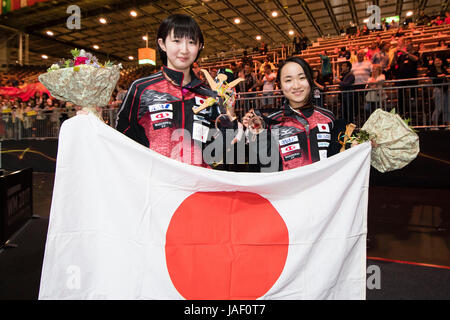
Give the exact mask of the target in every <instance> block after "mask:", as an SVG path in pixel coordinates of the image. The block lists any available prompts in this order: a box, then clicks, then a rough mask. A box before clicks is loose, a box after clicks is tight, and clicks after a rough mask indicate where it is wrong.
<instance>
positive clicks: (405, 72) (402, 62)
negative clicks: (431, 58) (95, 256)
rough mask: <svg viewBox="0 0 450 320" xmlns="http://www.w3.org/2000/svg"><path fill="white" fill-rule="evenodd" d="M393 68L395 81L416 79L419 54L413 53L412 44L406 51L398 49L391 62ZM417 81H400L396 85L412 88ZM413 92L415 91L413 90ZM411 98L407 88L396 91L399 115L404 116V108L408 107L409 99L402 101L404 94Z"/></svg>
mask: <svg viewBox="0 0 450 320" xmlns="http://www.w3.org/2000/svg"><path fill="white" fill-rule="evenodd" d="M392 63H393V66H394V70H393V72H394V77H395V79H399V80H400V79H414V78H417V66H418V64H419V53H418V52H416V51H414V48H413V46H412V44H408V45H407V46H406V50H404V49H402V48H398V49H397V51H396V53H395V55H394V60H393V61H392ZM416 84H417V81H415V80H408V81H402V82H401V83H399V84H398V85H400V86H413V85H416ZM413 90H414V91H415V90H416V89H413ZM405 93H406V94H407V95H409V96H410V97H411V90H410V89H408V88H404V89H398V109H397V111H398V113H399V114H400V115H404V114H405V110H406V108H409V107H410V103H409V102H410V101H411V99H408V100H406V99H404V94H405Z"/></svg>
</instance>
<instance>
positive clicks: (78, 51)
mask: <svg viewBox="0 0 450 320" xmlns="http://www.w3.org/2000/svg"><path fill="white" fill-rule="evenodd" d="M70 53H72V56H73V57H74V58H76V57H78V56H79V55H80V50H78V49H73V50H70Z"/></svg>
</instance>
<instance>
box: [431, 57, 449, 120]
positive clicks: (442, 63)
mask: <svg viewBox="0 0 450 320" xmlns="http://www.w3.org/2000/svg"><path fill="white" fill-rule="evenodd" d="M448 75H449V73H448V71H447V55H446V54H443V55H438V56H436V58H435V59H434V62H433V64H432V65H431V66H430V68H429V70H428V72H427V77H430V78H433V84H437V85H438V86H436V87H435V88H434V89H433V99H434V110H433V113H432V115H431V120H432V122H433V124H434V125H438V124H445V125H448V124H449V123H450V117H449V115H450V110H449V103H448V101H449V90H448V85H447V83H448V81H447V76H448ZM440 84H443V85H442V86H440ZM441 114H443V118H442V119H443V122H440V121H439V120H440V116H441Z"/></svg>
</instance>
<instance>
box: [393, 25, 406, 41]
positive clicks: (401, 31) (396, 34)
mask: <svg viewBox="0 0 450 320" xmlns="http://www.w3.org/2000/svg"><path fill="white" fill-rule="evenodd" d="M405 34H406V32H405V30H404V29H403V27H400V28H398V29H397V32H396V33H395V37H396V38H398V37H403V36H405Z"/></svg>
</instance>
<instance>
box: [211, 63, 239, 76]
mask: <svg viewBox="0 0 450 320" xmlns="http://www.w3.org/2000/svg"><path fill="white" fill-rule="evenodd" d="M235 65H236V64H235ZM209 74H210V75H211V77H212V78H213V79H215V78H216V77H217V68H212V69H211V71H210V72H209Z"/></svg>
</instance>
